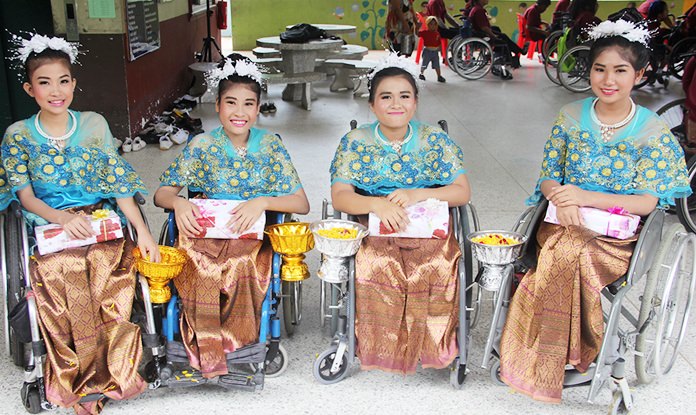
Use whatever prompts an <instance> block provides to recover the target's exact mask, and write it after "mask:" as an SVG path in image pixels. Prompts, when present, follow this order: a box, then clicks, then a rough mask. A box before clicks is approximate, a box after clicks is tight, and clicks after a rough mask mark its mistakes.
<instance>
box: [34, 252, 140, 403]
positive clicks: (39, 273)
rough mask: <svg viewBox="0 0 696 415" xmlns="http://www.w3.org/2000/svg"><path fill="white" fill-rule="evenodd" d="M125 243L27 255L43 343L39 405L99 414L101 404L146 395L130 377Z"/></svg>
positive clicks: (130, 277)
mask: <svg viewBox="0 0 696 415" xmlns="http://www.w3.org/2000/svg"><path fill="white" fill-rule="evenodd" d="M133 247H134V244H133V242H132V241H130V240H128V241H126V240H124V239H117V240H113V241H108V242H102V243H97V244H94V245H90V246H86V247H79V248H71V249H67V250H65V251H62V252H57V253H54V254H48V255H43V256H42V255H39V254H38V253H36V254H35V255H34V258H35V259H34V260H32V261H31V265H30V270H31V281H32V287H33V290H34V293H35V295H36V304H37V307H38V312H39V316H40V328H41V332H42V334H43V337H44V340H45V342H46V349H47V358H46V362H45V372H44V376H45V382H46V397H47V399H48V400H49V401H50V402H52V403H54V404H57V405H60V406H64V407H71V406H72V407H73V408H74V409H75V412H77V413H92V414H96V413H99V411H100V410H101V408H102V406H103V404H104V402H103V401H101V400H100V401H94V402H87V403H82V404H79V403H78V401H79V400H80V398H81V397H82V396H84V395H86V394H96V393H103V394H104V395H105V396H107V397H109V398H111V399H126V398H129V397H132V396H135V395H137V394H139V393H141V392H142V391H143V390H145V388H146V387H147V384H146V383H145V381H144V380H143V379H142V378H141V377H140V375H139V374H138V372H137V370H138V365H139V363H140V360H141V358H142V343H141V338H140V328H139V327H138V326H137V325H135V324H133V323H131V322H130V316H131V311H132V306H133V297H134V295H135V266H134V264H135V263H134V261H133V257H132V255H131V251H132V249H133Z"/></svg>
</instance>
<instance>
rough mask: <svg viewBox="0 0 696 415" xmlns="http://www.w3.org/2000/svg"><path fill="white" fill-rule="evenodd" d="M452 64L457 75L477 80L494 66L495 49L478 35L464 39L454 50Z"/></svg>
mask: <svg viewBox="0 0 696 415" xmlns="http://www.w3.org/2000/svg"><path fill="white" fill-rule="evenodd" d="M452 59H453V60H454V62H455V64H454V65H453V66H452V67H453V68H454V71H455V72H457V75H459V76H461V77H462V78H464V79H469V80H472V81H473V80H476V79H479V78H482V77H484V76H486V74H487V73H488V72H490V70H491V67H492V66H493V49H492V48H491V45H489V44H488V42H486V41H485V40H483V39H481V38H477V37H471V38H468V39H464V40H463V41H462V42H461V43H460V44H459V45H458V46H457V49H455V51H454V55H453V58H452Z"/></svg>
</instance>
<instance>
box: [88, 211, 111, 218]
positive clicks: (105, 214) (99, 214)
mask: <svg viewBox="0 0 696 415" xmlns="http://www.w3.org/2000/svg"><path fill="white" fill-rule="evenodd" d="M110 213H111V211H110V210H109V209H97V210H95V211H94V212H92V217H93V218H94V219H106V218H108V217H109V214H110Z"/></svg>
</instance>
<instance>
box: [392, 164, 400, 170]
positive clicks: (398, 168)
mask: <svg viewBox="0 0 696 415" xmlns="http://www.w3.org/2000/svg"><path fill="white" fill-rule="evenodd" d="M392 170H394V171H401V163H394V164H392Z"/></svg>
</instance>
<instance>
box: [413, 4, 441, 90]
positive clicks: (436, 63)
mask: <svg viewBox="0 0 696 415" xmlns="http://www.w3.org/2000/svg"><path fill="white" fill-rule="evenodd" d="M425 22H426V25H427V29H425V30H421V31H420V32H418V36H420V37H421V38H423V45H424V48H423V62H422V63H421V73H420V76H419V77H418V78H420V79H421V80H423V81H425V75H424V74H423V72H425V70H426V69H427V68H428V63H430V64H431V66H432V68H433V69H435V73H437V81H438V82H445V78H444V77H443V76H442V74H441V73H440V60H439V59H440V52H439V50H440V32H439V31H438V27H437V19H436V18H435V16H428V17H427V18H426V19H425Z"/></svg>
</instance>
